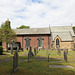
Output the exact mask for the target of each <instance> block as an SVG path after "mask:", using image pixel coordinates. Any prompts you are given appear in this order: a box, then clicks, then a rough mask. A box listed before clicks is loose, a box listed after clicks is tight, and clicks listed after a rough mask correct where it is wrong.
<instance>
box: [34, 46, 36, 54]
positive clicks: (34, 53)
mask: <svg viewBox="0 0 75 75" xmlns="http://www.w3.org/2000/svg"><path fill="white" fill-rule="evenodd" d="M34 54H35V55H36V47H35V48H34Z"/></svg>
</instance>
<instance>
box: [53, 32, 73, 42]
mask: <svg viewBox="0 0 75 75" xmlns="http://www.w3.org/2000/svg"><path fill="white" fill-rule="evenodd" d="M57 36H59V37H60V39H61V41H73V40H72V36H71V34H70V32H53V33H52V41H54V40H55V38H56V37H57Z"/></svg>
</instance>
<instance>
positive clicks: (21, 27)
mask: <svg viewBox="0 0 75 75" xmlns="http://www.w3.org/2000/svg"><path fill="white" fill-rule="evenodd" d="M25 28H30V26H25V25H22V26H20V27H17V29H25Z"/></svg>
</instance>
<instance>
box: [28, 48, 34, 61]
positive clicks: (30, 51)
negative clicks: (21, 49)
mask: <svg viewBox="0 0 75 75" xmlns="http://www.w3.org/2000/svg"><path fill="white" fill-rule="evenodd" d="M32 56H34V55H33V52H32V48H31V47H30V49H29V52H28V62H30V58H31V57H32Z"/></svg>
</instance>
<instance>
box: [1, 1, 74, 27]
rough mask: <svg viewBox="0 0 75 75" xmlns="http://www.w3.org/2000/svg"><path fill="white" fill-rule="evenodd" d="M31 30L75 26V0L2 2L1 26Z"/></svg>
mask: <svg viewBox="0 0 75 75" xmlns="http://www.w3.org/2000/svg"><path fill="white" fill-rule="evenodd" d="M8 18H9V20H10V21H11V27H12V28H16V27H19V26H21V25H28V26H30V27H31V28H40V27H49V24H50V26H70V24H71V23H72V24H73V25H75V0H0V25H1V23H2V22H4V21H5V20H7V19H8Z"/></svg>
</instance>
